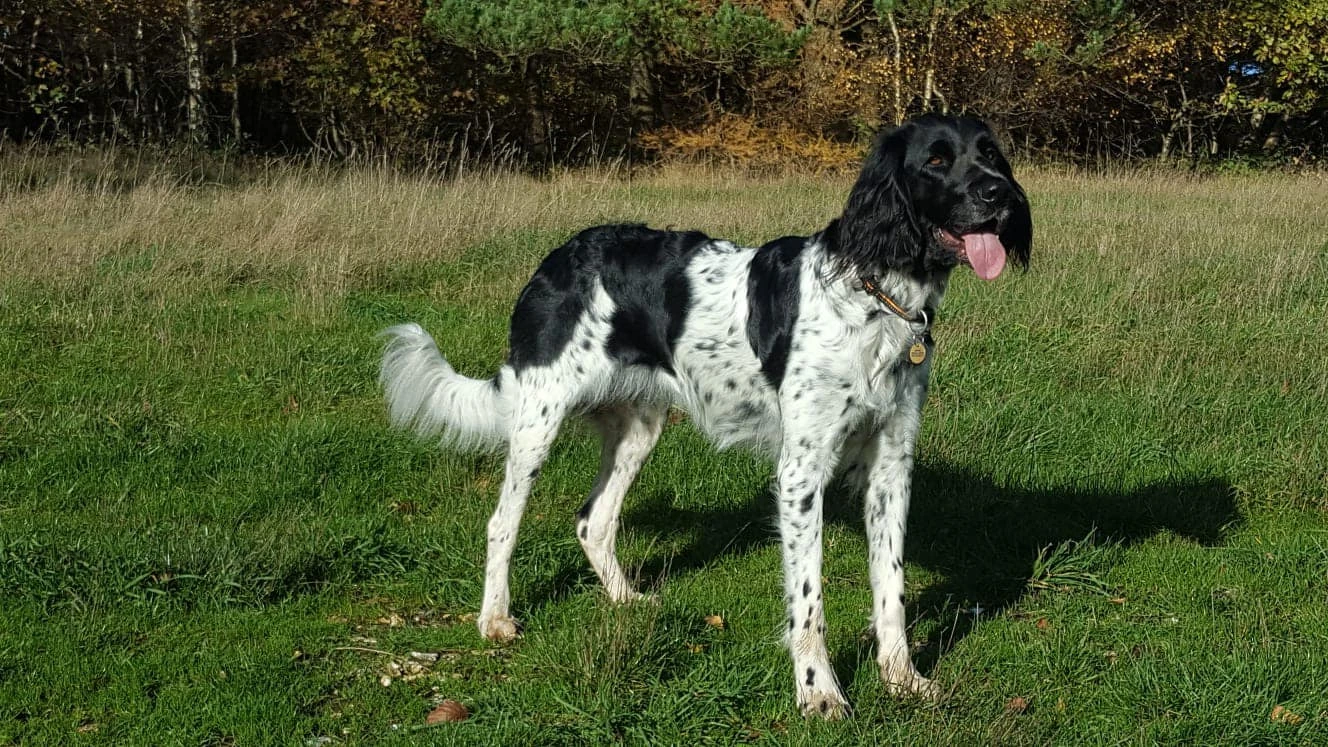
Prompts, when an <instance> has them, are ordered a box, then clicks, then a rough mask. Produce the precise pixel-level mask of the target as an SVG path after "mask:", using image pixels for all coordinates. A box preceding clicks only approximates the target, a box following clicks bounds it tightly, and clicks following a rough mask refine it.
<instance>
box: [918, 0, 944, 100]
mask: <svg viewBox="0 0 1328 747" xmlns="http://www.w3.org/2000/svg"><path fill="white" fill-rule="evenodd" d="M940 19H941V4H940V2H939V0H932V4H931V14H930V15H929V16H928V18H927V54H926V60H927V70H926V71H925V72H924V73H923V79H922V110H923V111H931V99H932V95H933V94H934V93H935V90H936V25H937V23H939V22H940Z"/></svg>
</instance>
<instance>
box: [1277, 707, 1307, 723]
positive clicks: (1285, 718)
mask: <svg viewBox="0 0 1328 747" xmlns="http://www.w3.org/2000/svg"><path fill="white" fill-rule="evenodd" d="M1268 720H1269V721H1272V722H1273V723H1275V724H1287V725H1288V726H1300V724H1301V723H1302V722H1304V721H1305V717H1304V716H1301V715H1300V714H1298V713H1292V712H1291V711H1289V710H1287V709H1286V707H1284V706H1281V705H1278V706H1274V707H1273V712H1272V713H1270V714H1268Z"/></svg>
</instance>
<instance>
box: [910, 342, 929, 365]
mask: <svg viewBox="0 0 1328 747" xmlns="http://www.w3.org/2000/svg"><path fill="white" fill-rule="evenodd" d="M908 360H909V362H910V363H912V364H913V365H915V366H916V365H918V364H920V363H922V362H923V361H925V360H927V346H926V345H923V344H922V342H921V341H918V342H915V343H913V344H912V345H911V346H910V347H909V349H908Z"/></svg>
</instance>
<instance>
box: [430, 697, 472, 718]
mask: <svg viewBox="0 0 1328 747" xmlns="http://www.w3.org/2000/svg"><path fill="white" fill-rule="evenodd" d="M468 718H470V709H469V708H466V707H465V706H464V705H462V704H461V703H458V702H457V701H455V700H444V701H443V702H441V703H439V704H438V705H437V706H434V709H433V710H432V711H429V715H428V716H425V717H424V722H425V723H426V724H445V723H448V722H453V721H465V720H466V719H468Z"/></svg>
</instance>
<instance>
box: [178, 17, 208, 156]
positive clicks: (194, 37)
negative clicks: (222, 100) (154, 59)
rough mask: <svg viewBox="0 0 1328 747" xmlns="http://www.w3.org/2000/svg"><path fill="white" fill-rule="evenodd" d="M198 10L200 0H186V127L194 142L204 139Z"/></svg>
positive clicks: (201, 62)
mask: <svg viewBox="0 0 1328 747" xmlns="http://www.w3.org/2000/svg"><path fill="white" fill-rule="evenodd" d="M198 11H199V9H198V0H185V3H184V13H185V25H184V29H183V30H182V31H181V33H180V36H181V40H182V41H183V42H184V66H185V86H186V91H187V93H186V97H185V105H186V111H187V119H186V127H187V129H188V133H189V142H191V143H194V144H198V143H200V142H202V139H203V55H202V53H201V52H200V51H199V46H198V40H199V39H201V38H202V37H203V24H202V18H201V16H200V15H199V12H198Z"/></svg>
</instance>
